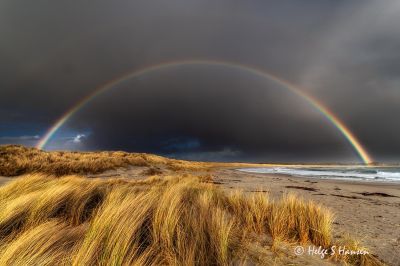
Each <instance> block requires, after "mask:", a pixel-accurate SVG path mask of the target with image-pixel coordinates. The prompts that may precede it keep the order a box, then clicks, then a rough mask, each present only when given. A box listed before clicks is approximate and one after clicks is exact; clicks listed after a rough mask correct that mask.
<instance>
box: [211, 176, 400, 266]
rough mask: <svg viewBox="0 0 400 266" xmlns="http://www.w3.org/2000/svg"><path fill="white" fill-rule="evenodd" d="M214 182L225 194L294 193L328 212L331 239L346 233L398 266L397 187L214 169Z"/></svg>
mask: <svg viewBox="0 0 400 266" xmlns="http://www.w3.org/2000/svg"><path fill="white" fill-rule="evenodd" d="M213 180H214V182H215V183H216V184H217V185H219V186H221V187H223V188H224V189H226V190H234V189H241V190H244V191H246V192H248V193H258V192H257V191H268V192H269V193H270V194H271V195H272V196H273V197H278V196H280V195H282V194H283V193H287V192H289V193H295V194H297V195H301V196H302V197H304V198H307V199H311V200H314V201H316V202H318V203H321V204H323V205H324V206H327V207H328V208H330V209H331V210H332V211H333V212H334V214H335V222H334V226H333V229H334V238H338V239H340V238H341V237H343V236H344V235H345V234H347V233H349V234H350V235H351V236H352V237H355V238H356V239H359V240H360V241H361V244H362V245H363V246H365V247H367V248H368V249H369V250H371V251H372V252H373V253H374V254H377V255H378V256H379V258H380V259H382V260H383V261H384V262H386V263H387V264H389V265H400V258H399V256H398V254H399V252H400V211H399V210H400V184H398V183H383V182H371V181H370V182H362V181H343V180H330V179H319V178H303V177H293V176H289V175H277V174H275V175H274V174H260V173H246V172H242V171H238V170H237V169H235V168H227V169H216V170H215V171H214V173H213Z"/></svg>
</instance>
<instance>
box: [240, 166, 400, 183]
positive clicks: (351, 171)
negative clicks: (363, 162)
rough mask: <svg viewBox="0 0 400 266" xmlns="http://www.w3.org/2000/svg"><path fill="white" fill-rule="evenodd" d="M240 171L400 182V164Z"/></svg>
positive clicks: (249, 169) (244, 169)
mask: <svg viewBox="0 0 400 266" xmlns="http://www.w3.org/2000/svg"><path fill="white" fill-rule="evenodd" d="M238 170H239V171H243V172H249V173H260V174H261V173H262V174H278V175H290V176H295V177H296V176H297V177H307V178H324V179H340V180H349V181H355V180H358V181H374V182H376V181H379V182H394V183H400V166H396V167H365V166H340V167H337V166H335V167H306V166H305V167H298V166H295V167H289V166H288V167H286V166H282V167H281V166H279V167H263V168H261V167H260V168H241V169H238Z"/></svg>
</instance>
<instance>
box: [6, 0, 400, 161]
mask: <svg viewBox="0 0 400 266" xmlns="http://www.w3.org/2000/svg"><path fill="white" fill-rule="evenodd" d="M399 11H400V4H399V3H398V1H395V0H389V1H321V0H318V1H316V0H315V1H313V0H304V1H177V0H173V1H96V2H93V1H62V2H60V1H57V2H56V1H17V0H16V1H3V2H1V3H0V36H2V38H1V39H0V75H1V78H0V92H1V97H0V143H22V144H27V145H34V143H35V142H36V140H37V136H42V135H43V134H44V132H45V131H46V129H47V128H48V127H49V126H50V125H51V124H52V123H53V122H54V121H55V120H56V119H57V118H58V117H59V116H60V115H61V114H62V113H63V112H65V110H67V109H68V108H70V107H71V106H73V105H74V104H75V103H76V102H77V101H78V100H79V99H80V98H82V97H83V96H85V95H87V94H88V93H89V92H91V91H92V90H93V89H94V88H96V87H97V86H99V85H100V84H103V83H105V82H106V81H108V80H111V79H113V78H115V77H118V76H120V75H121V74H122V73H126V72H128V71H130V70H135V69H140V68H142V67H143V66H145V65H151V64H157V63H159V62H161V61H179V60H183V59H215V60H225V61H235V62H241V63H244V64H248V65H254V66H258V67H259V68H263V69H266V70H268V71H271V72H272V73H275V74H277V75H278V76H280V77H282V78H285V79H287V80H290V81H291V82H293V83H295V84H299V85H301V86H303V87H304V89H305V90H306V91H307V92H308V93H311V94H313V95H315V96H316V97H317V98H319V99H321V100H322V101H323V102H324V103H326V105H327V106H329V107H330V108H331V109H332V110H334V112H335V113H336V114H337V115H338V116H339V117H340V118H342V120H343V121H345V122H346V124H347V125H348V126H349V127H350V128H351V129H352V131H353V132H354V133H355V135H357V136H358V137H359V139H360V141H361V142H362V143H363V144H365V146H366V147H367V149H368V150H369V151H370V153H371V154H372V155H373V157H374V158H375V159H376V160H378V161H399V159H400V153H399V152H398V151H399V150H400V137H399V136H400V123H399V122H398V117H399V115H400V86H399V85H400V73H399V71H400V54H399V53H398V51H399V50H400V28H399V27H398V25H399V23H400V18H399V16H398V15H397V14H398V12H399ZM78 135H81V136H80V137H78ZM49 148H71V149H88V150H93V149H114V150H115V149H122V150H128V151H144V152H154V153H158V154H164V155H170V156H175V157H180V158H190V159H203V160H252V161H313V160H318V161H344V162H346V161H356V160H357V158H356V155H355V153H354V151H353V150H352V148H351V146H350V145H349V144H348V143H347V142H346V140H345V139H344V138H343V137H342V136H341V134H340V133H339V132H338V131H337V130H336V129H335V128H334V127H333V126H332V125H331V124H330V123H329V122H328V121H327V120H326V119H325V118H324V117H323V116H322V115H321V114H319V113H318V112H317V111H315V110H314V109H313V108H312V107H310V106H309V105H308V104H307V103H306V102H304V100H302V99H299V98H298V97H296V96H295V95H293V94H292V93H290V92H289V91H287V90H285V89H284V88H282V87H280V86H278V85H277V84H274V83H272V82H269V81H266V80H263V79H261V78H259V77H256V76H253V75H251V74H249V73H244V72H241V71H238V70H234V69H228V68H222V67H216V66H209V67H205V66H189V67H175V68H170V69H166V70H163V71H157V72H152V73H149V74H147V75H145V76H142V77H140V78H138V79H134V80H130V81H127V82H125V83H124V84H121V85H120V86H118V87H117V88H115V89H113V90H111V91H109V92H107V93H105V94H103V95H100V96H99V97H98V98H96V99H95V100H94V101H92V102H91V103H90V104H89V105H87V106H86V107H85V108H84V109H82V110H81V111H80V112H79V113H78V114H77V115H76V116H74V117H73V119H71V120H70V121H69V123H68V124H67V125H66V126H65V127H63V128H62V129H61V130H60V132H59V133H58V134H57V135H56V136H55V138H54V139H53V141H52V142H51V143H50V145H49Z"/></svg>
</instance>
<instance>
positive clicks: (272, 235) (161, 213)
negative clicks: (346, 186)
mask: <svg viewBox="0 0 400 266" xmlns="http://www.w3.org/2000/svg"><path fill="white" fill-rule="evenodd" d="M0 209H1V210H2V211H1V212H0V265H160V264H162V265H228V264H234V263H239V264H240V263H241V262H244V261H247V262H253V263H263V264H272V263H273V264H279V261H280V258H279V256H275V255H274V249H275V248H276V246H277V243H282V242H285V243H288V245H290V243H303V244H305V243H312V244H315V245H317V246H320V245H321V246H324V247H327V246H328V245H330V244H331V242H332V239H331V223H332V214H331V213H330V211H329V210H327V209H326V208H324V207H322V206H319V205H316V204H314V203H312V202H309V201H304V200H302V199H299V198H297V197H295V196H293V195H286V196H284V197H282V198H281V199H279V200H272V199H270V198H269V197H268V194H266V193H253V194H249V195H247V194H243V193H241V192H238V191H236V192H234V193H231V194H229V193H226V192H223V191H222V190H220V189H218V188H217V187H216V186H214V185H212V184H210V183H205V182H202V180H201V179H199V178H197V177H192V176H180V177H157V176H153V177H149V178H148V179H145V180H136V181H134V180H125V179H107V180H105V179H85V178H81V177H76V176H67V177H61V178H54V177H51V176H44V175H38V174H36V175H28V176H24V177H21V178H18V179H16V180H14V181H12V182H9V183H8V184H6V185H4V186H3V187H0ZM291 252H292V250H291ZM292 254H293V253H292ZM285 257H286V258H288V256H285ZM336 259H338V260H342V261H343V260H345V261H348V262H353V263H355V264H360V263H361V262H360V259H359V257H357V256H356V257H355V256H351V257H350V258H336ZM373 259H374V258H373V257H372V256H371V257H364V258H363V260H364V262H363V263H365V261H366V262H367V263H370V262H371V261H372V262H373Z"/></svg>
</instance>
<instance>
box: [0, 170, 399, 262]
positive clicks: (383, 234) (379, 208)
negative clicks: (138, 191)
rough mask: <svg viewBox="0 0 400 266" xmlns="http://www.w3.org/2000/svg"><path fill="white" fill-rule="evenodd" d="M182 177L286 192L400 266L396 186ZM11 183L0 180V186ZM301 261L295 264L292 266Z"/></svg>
mask: <svg viewBox="0 0 400 266" xmlns="http://www.w3.org/2000/svg"><path fill="white" fill-rule="evenodd" d="M146 169H147V168H146V167H140V166H139V167H138V166H132V167H128V168H119V169H117V170H108V171H105V172H103V173H101V174H91V175H86V176H87V177H89V178H94V177H99V178H105V179H108V178H129V179H143V178H145V177H146V176H148V173H147V172H146ZM159 169H160V173H161V175H170V174H176V172H175V171H173V170H170V169H168V168H164V167H161V168H159ZM185 172H187V173H188V174H191V175H198V176H211V177H212V182H213V183H214V184H215V185H217V186H219V187H221V188H222V189H223V190H226V191H231V190H236V189H239V190H242V191H244V192H247V193H259V192H269V193H270V195H271V197H272V198H278V197H279V196H281V195H282V194H284V193H288V192H290V193H295V194H297V195H299V196H301V197H304V198H305V199H310V200H313V201H315V202H318V203H321V204H323V205H324V206H326V207H328V208H330V209H331V210H332V212H333V213H334V215H335V221H334V224H333V229H334V230H333V237H334V238H335V239H336V240H340V239H341V238H343V237H344V236H345V235H346V234H349V235H350V236H351V237H352V238H354V239H358V240H360V241H361V246H363V247H365V248H367V249H368V250H369V251H371V252H372V253H373V254H375V255H377V256H378V257H379V259H380V260H382V261H384V262H385V263H387V264H388V265H400V258H399V256H398V254H399V252H400V211H399V210H400V184H398V183H381V182H361V181H343V180H333V179H319V178H302V177H294V176H289V175H277V174H260V173H248V172H243V171H239V170H237V168H233V167H226V166H225V167H215V168H212V169H208V170H206V171H203V170H199V171H197V170H189V171H185ZM14 178H15V177H12V178H10V177H0V185H3V184H5V183H7V182H8V181H10V180H13V179H14ZM294 257H296V256H294ZM302 259H303V258H298V261H299V262H300V261H301V260H302ZM310 259H311V260H306V261H308V262H310V261H314V262H315V258H310ZM317 262H318V261H317ZM322 262H323V263H326V262H327V261H325V260H324V261H321V263H322ZM315 265H318V263H317V264H315Z"/></svg>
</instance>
